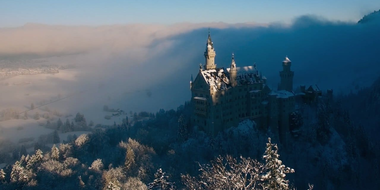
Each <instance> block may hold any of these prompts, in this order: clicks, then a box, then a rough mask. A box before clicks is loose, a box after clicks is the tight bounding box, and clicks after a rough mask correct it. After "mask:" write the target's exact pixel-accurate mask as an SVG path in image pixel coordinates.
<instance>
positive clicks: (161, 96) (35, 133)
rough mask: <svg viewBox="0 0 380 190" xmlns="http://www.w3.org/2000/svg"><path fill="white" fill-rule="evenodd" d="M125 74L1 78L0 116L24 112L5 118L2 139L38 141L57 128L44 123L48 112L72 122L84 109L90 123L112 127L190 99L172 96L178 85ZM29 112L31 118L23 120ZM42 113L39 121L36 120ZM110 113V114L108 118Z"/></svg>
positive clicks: (72, 72)
mask: <svg viewBox="0 0 380 190" xmlns="http://www.w3.org/2000/svg"><path fill="white" fill-rule="evenodd" d="M126 68H128V67H126ZM131 72H132V71H131ZM123 74H124V75H122V76H121V75H118V76H110V78H104V77H99V78H96V77H94V75H97V73H91V77H89V75H88V73H85V72H83V70H79V69H75V68H74V69H66V70H61V71H60V72H59V73H57V74H40V75H20V76H15V77H12V78H8V79H4V80H0V91H1V96H0V114H1V112H2V111H4V110H7V109H12V110H15V111H17V112H18V113H20V114H19V116H20V118H19V119H12V120H0V140H10V141H11V142H14V143H18V142H19V141H20V140H22V139H25V138H33V139H34V141H36V140H38V137H39V136H40V135H44V134H48V133H51V132H53V129H48V128H46V127H44V125H45V124H46V122H47V119H46V118H43V117H42V116H43V115H44V114H47V115H49V117H48V118H50V119H49V120H50V122H51V123H53V122H56V121H57V119H58V118H60V119H61V121H62V122H65V121H66V119H69V121H70V122H71V121H72V120H73V119H74V117H75V115H76V114H77V113H78V112H79V113H81V114H83V115H84V117H85V119H86V121H87V124H89V123H90V121H92V122H93V123H94V125H97V124H103V125H113V124H114V123H115V122H116V123H117V124H120V123H122V120H123V119H124V118H126V117H127V116H130V113H131V111H133V112H139V111H149V112H157V111H158V110H159V109H160V108H163V109H175V108H176V106H178V105H180V104H181V103H183V102H184V101H183V100H182V99H186V97H185V98H184V97H181V96H179V99H178V100H174V99H169V98H167V96H168V94H174V93H175V91H176V90H178V89H175V88H174V90H173V88H170V87H165V86H159V87H153V88H150V87H149V86H148V85H144V84H145V83H143V84H141V83H136V82H135V81H136V80H137V78H139V77H141V76H136V75H133V74H131V73H128V71H123ZM99 75H100V74H99ZM173 91H174V92H173ZM31 104H34V107H35V109H34V110H31ZM104 105H107V106H108V107H109V108H110V109H115V110H116V109H120V110H123V112H124V113H122V114H120V115H117V116H113V114H115V112H106V111H104V110H103V106H104ZM24 112H26V115H27V116H28V119H25V118H24V116H25V113H24ZM37 112H38V114H39V115H40V119H39V120H36V119H34V116H35V114H36V113H37ZM105 116H111V118H110V119H106V118H105ZM0 117H1V116H0ZM0 119H1V118H0ZM69 134H71V133H67V134H60V136H61V141H62V140H66V139H67V136H68V135H69ZM78 134H79V133H78ZM78 134H77V136H78ZM79 135H80V134H79Z"/></svg>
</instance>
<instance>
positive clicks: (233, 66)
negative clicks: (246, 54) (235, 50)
mask: <svg viewBox="0 0 380 190" xmlns="http://www.w3.org/2000/svg"><path fill="white" fill-rule="evenodd" d="M236 74H237V70H236V63H235V56H234V54H232V58H231V66H230V81H231V85H232V86H233V87H235V86H236V85H237V83H236Z"/></svg>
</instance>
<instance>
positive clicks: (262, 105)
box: [190, 33, 296, 140]
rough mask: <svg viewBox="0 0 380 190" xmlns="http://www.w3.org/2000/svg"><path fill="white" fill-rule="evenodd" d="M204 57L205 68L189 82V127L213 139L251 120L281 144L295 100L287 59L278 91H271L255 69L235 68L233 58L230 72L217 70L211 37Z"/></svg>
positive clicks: (286, 59)
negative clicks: (191, 111) (190, 108)
mask: <svg viewBox="0 0 380 190" xmlns="http://www.w3.org/2000/svg"><path fill="white" fill-rule="evenodd" d="M204 56H205V61H206V63H205V65H204V66H203V65H200V68H199V72H198V75H197V76H196V78H195V80H193V81H190V89H191V93H192V96H191V104H192V107H193V114H192V118H191V123H192V124H193V125H196V126H198V127H199V128H201V129H202V130H204V131H205V132H206V133H208V134H210V135H212V136H214V135H216V134H217V133H218V132H219V131H222V130H224V129H226V128H229V127H231V126H236V125H237V124H238V123H239V122H240V121H242V120H244V119H251V120H254V121H255V122H256V123H257V125H258V126H259V127H264V128H267V127H270V129H271V131H272V132H273V133H275V134H277V135H279V138H280V140H281V139H284V138H286V135H287V133H288V131H289V116H290V114H291V113H292V112H293V111H294V110H295V97H296V96H295V94H294V93H293V76H294V72H293V71H291V70H290V67H291V64H292V62H291V61H290V60H289V58H287V57H286V58H285V60H284V61H283V62H282V67H283V70H282V71H281V72H280V76H281V82H280V84H279V87H278V90H277V91H273V90H271V89H270V88H269V87H268V85H267V84H266V82H267V81H266V80H267V79H266V78H265V77H264V76H262V75H261V74H259V72H258V70H257V69H256V65H253V66H243V67H237V65H236V63H235V60H234V55H232V60H231V65H230V68H217V66H216V64H215V56H216V53H215V48H214V45H213V42H212V40H211V36H210V33H209V35H208V39H207V43H206V51H205V53H204Z"/></svg>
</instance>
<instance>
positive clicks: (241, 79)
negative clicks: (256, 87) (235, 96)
mask: <svg viewBox="0 0 380 190" xmlns="http://www.w3.org/2000/svg"><path fill="white" fill-rule="evenodd" d="M235 71H236V83H237V85H238V86H239V85H248V84H254V83H263V77H262V76H261V75H259V73H258V71H257V69H255V67H253V66H245V67H236V68H235V69H231V68H227V69H225V68H217V69H208V70H202V71H201V74H202V77H203V78H204V80H205V81H206V83H207V84H208V85H209V86H210V87H212V88H214V90H219V89H220V90H223V89H227V88H229V87H230V86H231V83H230V80H231V78H230V76H231V72H235Z"/></svg>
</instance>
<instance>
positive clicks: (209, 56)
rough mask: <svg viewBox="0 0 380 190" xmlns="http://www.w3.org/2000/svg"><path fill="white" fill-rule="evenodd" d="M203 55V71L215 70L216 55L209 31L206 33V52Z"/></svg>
mask: <svg viewBox="0 0 380 190" xmlns="http://www.w3.org/2000/svg"><path fill="white" fill-rule="evenodd" d="M204 55H205V59H206V65H205V69H206V70H209V69H215V68H216V65H215V56H216V53H215V50H214V43H213V42H212V40H211V35H210V31H208V38H207V43H206V51H205V53H204Z"/></svg>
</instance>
